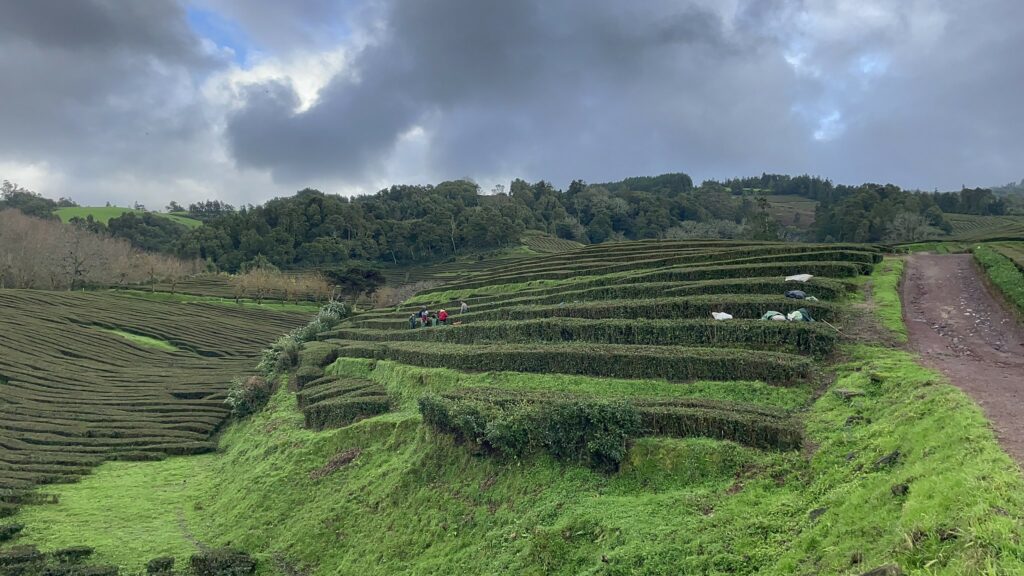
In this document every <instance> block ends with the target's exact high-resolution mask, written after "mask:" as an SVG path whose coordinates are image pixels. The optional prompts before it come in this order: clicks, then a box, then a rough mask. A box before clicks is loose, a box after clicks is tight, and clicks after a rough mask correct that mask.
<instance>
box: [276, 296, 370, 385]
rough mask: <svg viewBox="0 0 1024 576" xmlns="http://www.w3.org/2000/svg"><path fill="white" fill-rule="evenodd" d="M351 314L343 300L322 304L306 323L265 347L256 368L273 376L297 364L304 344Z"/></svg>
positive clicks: (325, 362) (326, 362)
mask: <svg viewBox="0 0 1024 576" xmlns="http://www.w3.org/2000/svg"><path fill="white" fill-rule="evenodd" d="M349 314H350V312H349V309H348V307H347V306H345V304H344V303H343V302H339V301H336V300H331V301H330V302H328V303H327V304H325V305H324V306H322V307H321V308H320V310H318V311H317V313H316V316H314V317H313V319H312V320H310V321H309V322H307V323H306V325H304V326H302V327H299V328H296V329H295V330H292V331H291V332H289V333H288V334H286V335H284V336H282V337H280V338H278V339H277V340H276V341H275V342H274V343H273V344H271V346H270V347H269V348H266V349H264V350H263V351H262V352H261V353H260V361H259V363H258V364H257V365H256V370H257V371H258V372H259V373H260V374H263V375H264V376H265V377H267V378H272V377H273V376H274V375H275V374H276V373H281V372H284V371H286V370H288V369H290V368H291V367H293V366H295V365H296V364H297V363H298V362H299V355H300V354H299V353H300V350H301V349H302V344H304V343H305V342H309V341H311V340H315V339H316V336H317V334H319V333H321V332H325V331H327V330H330V329H331V328H333V327H334V326H336V325H337V324H338V323H339V322H341V321H342V319H344V318H346V317H347V316H348V315H349ZM325 353H329V352H325ZM328 363H329V361H324V363H323V364H322V365H326V364H328Z"/></svg>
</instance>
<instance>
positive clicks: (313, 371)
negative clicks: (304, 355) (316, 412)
mask: <svg viewBox="0 0 1024 576" xmlns="http://www.w3.org/2000/svg"><path fill="white" fill-rule="evenodd" d="M323 376H324V369H323V368H320V367H319V366H299V368H298V369H297V370H296V371H295V375H294V376H293V377H292V383H293V384H294V385H295V389H296V390H302V389H303V388H305V387H306V385H307V384H309V383H310V382H313V381H314V380H317V379H319V378H323Z"/></svg>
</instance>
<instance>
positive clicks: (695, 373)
mask: <svg viewBox="0 0 1024 576" xmlns="http://www.w3.org/2000/svg"><path fill="white" fill-rule="evenodd" d="M330 342H333V343H334V344H335V345H337V346H338V347H339V348H340V350H341V355H342V356H348V357H354V358H375V359H379V360H394V361H397V362H401V363H403V364H411V365H413V366H423V367H426V368H452V369H455V370H466V371H475V372H481V371H490V370H497V371H510V372H540V373H548V372H555V373H562V374H581V375H589V376H611V377H616V378H664V379H666V380H671V381H689V380H764V381H765V382H770V383H776V384H787V383H792V382H795V381H797V380H800V379H804V378H807V377H808V376H809V375H810V373H811V361H810V360H809V359H807V358H804V357H801V356H795V355H793V354H784V353H778V352H763V351H754V350H742V349H732V348H684V347H680V346H619V345H613V344H545V345H526V344H480V345H475V346H467V345H462V344H448V345H446V346H443V347H439V346H437V345H436V344H433V343H428V342H389V343H386V344H385V343H371V342H353V341H350V340H331V341H330Z"/></svg>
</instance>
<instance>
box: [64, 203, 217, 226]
mask: <svg viewBox="0 0 1024 576" xmlns="http://www.w3.org/2000/svg"><path fill="white" fill-rule="evenodd" d="M128 212H132V213H134V214H137V215H140V216H141V215H142V214H144V213H145V212H143V211H142V210H134V209H132V208H122V207H120V206H71V207H68V208H58V209H56V210H54V212H53V213H54V214H56V215H57V217H59V218H60V219H61V221H63V222H68V221H69V220H71V219H72V218H83V219H84V218H86V217H88V216H92V218H93V220H96V221H97V222H102V223H104V224H107V223H108V222H110V219H111V218H117V217H119V216H122V215H124V214H126V213H128ZM152 214H156V215H157V216H159V217H161V218H167V219H168V220H173V221H174V222H177V223H178V224H183V225H185V226H187V227H189V228H198V227H199V226H202V225H203V223H202V222H200V221H199V220H196V219H194V218H188V217H186V216H181V215H180V214H167V213H164V212H152Z"/></svg>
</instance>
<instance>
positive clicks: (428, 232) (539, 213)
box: [0, 173, 1007, 273]
mask: <svg viewBox="0 0 1024 576" xmlns="http://www.w3.org/2000/svg"><path fill="white" fill-rule="evenodd" d="M771 195H797V196H801V197H804V198H808V199H811V200H815V201H816V202H817V203H818V204H817V209H816V218H815V222H814V223H813V224H812V225H810V226H809V227H808V226H804V227H800V226H790V227H785V226H782V225H781V224H780V223H779V222H777V221H776V219H775V218H774V217H773V216H772V213H771V202H770V196H771ZM0 202H2V203H6V205H8V206H11V207H17V208H18V209H20V210H22V211H24V212H26V213H29V214H35V215H40V216H43V215H44V213H45V214H49V213H50V212H52V210H53V209H54V208H56V207H57V206H58V205H60V204H61V203H64V204H68V205H73V202H71V201H70V200H67V199H61V200H60V201H57V202H54V201H52V200H47V199H44V198H41V197H39V196H38V195H35V194H33V193H31V192H29V191H27V190H24V189H20V188H18V187H17V186H15V185H10V184H9V183H5V188H4V192H3V195H2V196H0ZM168 211H170V212H174V213H178V214H187V215H189V216H191V217H193V218H196V219H198V220H201V221H203V222H204V225H203V226H200V227H198V228H195V229H191V230H190V229H188V228H186V227H185V226H183V225H181V224H179V223H177V222H174V221H172V220H170V219H167V218H162V217H160V216H158V215H155V214H152V213H143V214H135V213H126V214H124V215H122V216H120V217H118V218H112V219H111V220H110V221H109V222H108V223H107V224H103V223H101V222H96V221H93V220H92V219H91V218H86V219H84V220H81V219H76V220H75V221H74V223H75V224H76V225H77V226H78V227H80V228H83V229H86V230H89V231H92V232H95V233H99V234H103V235H108V236H111V237H114V238H120V239H125V240H127V241H129V242H130V243H131V244H132V245H134V246H136V247H138V248H142V249H144V250H148V251H158V252H163V253H167V254H173V255H176V256H178V257H180V258H182V259H186V260H193V259H199V260H204V261H207V262H209V263H211V264H212V265H213V266H215V267H216V268H217V269H219V270H222V271H227V272H232V273H233V272H238V271H239V270H242V269H243V267H244V266H246V264H247V263H251V262H253V261H254V260H255V259H257V258H265V259H266V260H267V261H268V262H269V263H271V264H272V265H273V266H275V267H278V268H281V269H295V268H319V269H338V268H342V269H344V268H347V267H351V266H353V265H355V264H357V263H378V264H381V263H391V264H396V265H397V264H409V263H416V262H430V261H437V260H440V259H448V258H451V257H453V256H456V255H463V254H467V253H474V252H483V251H489V250H494V249H500V248H506V247H510V246H514V245H517V244H518V243H519V239H520V236H521V234H522V233H523V232H524V231H525V230H537V231H541V232H545V233H548V234H551V235H553V236H557V237H559V238H565V239H569V240H575V241H578V242H582V243H600V242H607V241H617V240H638V239H648V238H668V239H687V238H721V239H760V240H777V239H783V240H816V241H826V242H827V241H844V242H845V241H855V242H909V241H917V240H923V239H925V238H930V237H934V236H939V235H941V234H943V233H944V232H948V231H949V230H950V229H951V227H950V225H949V223H948V222H947V220H946V218H945V214H946V213H949V212H961V213H969V214H1002V213H1005V212H1006V211H1007V201H1006V199H1005V197H1003V196H1000V195H996V194H995V193H993V192H992V191H991V190H988V189H984V188H975V189H967V188H964V189H963V190H961V191H959V192H949V193H938V192H922V191H914V190H903V189H901V188H899V187H898V186H894V185H891V184H886V185H879V184H870V183H867V184H861V185H859V186H848V185H842V184H833V183H832V182H831V181H830V180H828V179H825V178H821V177H817V176H809V175H800V176H790V175H784V174H762V175H761V176H757V177H750V178H735V179H729V180H725V181H715V180H706V181H704V182H703V183H701V184H700V185H699V186H697V185H694V183H693V181H692V179H691V178H690V177H689V176H688V175H686V174H684V173H671V174H663V175H660V176H644V177H636V178H627V179H624V180H620V181H616V182H606V183H594V184H587V183H585V182H583V181H581V180H575V181H573V182H572V183H570V184H569V186H568V187H567V188H566V189H565V190H559V189H557V188H555V187H554V186H553V185H552V184H550V183H549V182H546V181H539V182H535V183H530V182H526V181H524V180H520V179H517V180H514V181H512V182H511V184H510V186H509V187H508V189H507V190H506V188H505V187H504V186H500V185H499V186H496V187H495V188H494V189H493V190H491V191H489V193H484V192H482V191H481V190H480V188H479V186H478V185H477V184H475V183H474V182H472V181H469V180H456V181H448V182H442V183H440V184H437V185H419V186H412V185H402V186H392V187H390V188H387V189H384V190H381V191H379V192H377V193H376V194H371V195H363V196H356V197H352V198H347V197H342V196H336V195H331V194H324V193H322V192H320V191H318V190H314V189H308V188H307V189H305V190H302V191H299V192H298V193H296V194H295V195H294V196H290V197H284V198H275V199H273V200H270V201H268V202H266V203H265V204H263V205H260V206H241V207H239V208H235V207H234V206H232V205H230V204H227V203H224V202H221V201H218V200H208V201H205V202H198V203H194V204H190V205H189V206H188V207H187V208H185V207H182V206H181V205H179V204H178V203H176V202H171V203H170V205H169V206H168Z"/></svg>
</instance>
